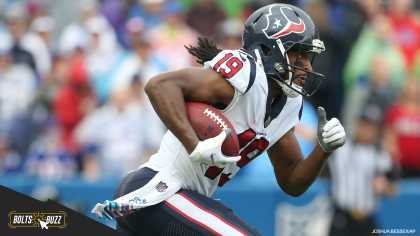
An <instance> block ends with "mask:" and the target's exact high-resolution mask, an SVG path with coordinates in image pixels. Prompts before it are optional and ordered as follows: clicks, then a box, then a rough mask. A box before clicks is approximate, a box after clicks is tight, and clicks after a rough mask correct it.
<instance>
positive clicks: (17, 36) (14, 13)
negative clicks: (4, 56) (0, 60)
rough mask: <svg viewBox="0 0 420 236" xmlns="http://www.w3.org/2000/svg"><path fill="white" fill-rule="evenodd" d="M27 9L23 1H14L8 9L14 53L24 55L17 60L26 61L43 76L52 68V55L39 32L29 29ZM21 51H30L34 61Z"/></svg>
mask: <svg viewBox="0 0 420 236" xmlns="http://www.w3.org/2000/svg"><path fill="white" fill-rule="evenodd" d="M26 10H27V9H26V7H25V5H24V4H23V3H22V2H15V3H12V4H11V5H10V6H9V7H7V9H6V19H7V22H8V26H9V30H10V33H11V34H12V36H13V39H14V42H15V49H14V50H16V52H14V54H15V57H16V56H18V55H19V56H20V57H22V58H16V60H17V61H19V62H26V63H27V64H28V65H30V66H32V67H33V69H34V70H35V72H37V73H38V74H39V75H40V76H41V77H43V76H45V75H46V74H48V72H49V70H50V69H51V55H50V53H49V51H48V47H47V45H46V43H45V42H44V41H43V40H42V38H41V37H40V36H39V35H38V34H36V33H34V32H31V31H28V13H27V11H26ZM19 51H26V52H29V53H30V54H31V55H32V57H33V60H34V61H31V59H30V57H29V56H27V55H24V53H23V52H19ZM18 52H19V53H18ZM16 54H17V55H16Z"/></svg>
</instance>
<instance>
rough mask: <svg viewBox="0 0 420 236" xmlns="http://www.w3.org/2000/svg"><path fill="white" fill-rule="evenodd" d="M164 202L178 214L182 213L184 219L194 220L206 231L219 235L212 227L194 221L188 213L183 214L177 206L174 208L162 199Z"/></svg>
mask: <svg viewBox="0 0 420 236" xmlns="http://www.w3.org/2000/svg"><path fill="white" fill-rule="evenodd" d="M164 203H165V204H166V205H168V206H169V207H170V208H172V209H173V210H174V211H176V212H178V214H180V215H182V216H183V217H185V218H186V219H188V220H190V221H192V222H194V223H196V224H198V225H200V226H201V227H204V228H206V229H207V230H208V231H210V232H212V233H214V234H215V235H218V236H219V235H221V234H219V233H217V232H216V231H214V230H213V229H212V228H210V227H208V226H207V225H205V224H203V223H201V222H199V221H196V220H194V219H193V218H191V217H189V216H188V215H186V214H184V213H183V212H182V211H180V210H179V209H178V208H176V207H175V206H174V205H172V204H170V203H169V202H167V201H164Z"/></svg>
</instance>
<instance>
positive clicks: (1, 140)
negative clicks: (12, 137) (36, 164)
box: [0, 136, 22, 175]
mask: <svg viewBox="0 0 420 236" xmlns="http://www.w3.org/2000/svg"><path fill="white" fill-rule="evenodd" d="M21 168H22V159H21V157H20V155H19V154H18V153H17V152H16V151H15V150H13V149H12V148H11V147H10V143H9V140H8V139H7V137H5V136H2V137H0V175H1V174H5V173H11V172H16V171H20V170H21Z"/></svg>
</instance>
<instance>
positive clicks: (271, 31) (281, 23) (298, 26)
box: [263, 6, 305, 39]
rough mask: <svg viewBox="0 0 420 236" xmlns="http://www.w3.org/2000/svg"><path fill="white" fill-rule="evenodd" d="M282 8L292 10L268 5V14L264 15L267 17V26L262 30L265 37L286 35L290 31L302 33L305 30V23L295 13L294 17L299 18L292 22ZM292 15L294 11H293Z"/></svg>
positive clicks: (274, 37) (275, 37)
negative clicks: (297, 21)
mask: <svg viewBox="0 0 420 236" xmlns="http://www.w3.org/2000/svg"><path fill="white" fill-rule="evenodd" d="M284 10H286V11H292V12H293V10H292V9H291V8H290V7H287V6H282V7H280V8H278V6H277V7H276V6H271V7H270V14H268V15H266V17H267V22H268V24H267V27H266V28H265V29H263V32H264V34H265V36H267V38H270V39H277V38H278V37H281V36H285V35H288V34H290V33H303V32H304V31H305V23H304V22H303V21H302V19H300V17H298V16H297V15H296V18H298V19H299V23H295V22H292V21H291V20H290V19H289V18H288V17H287V16H286V14H284ZM293 15H294V13H293Z"/></svg>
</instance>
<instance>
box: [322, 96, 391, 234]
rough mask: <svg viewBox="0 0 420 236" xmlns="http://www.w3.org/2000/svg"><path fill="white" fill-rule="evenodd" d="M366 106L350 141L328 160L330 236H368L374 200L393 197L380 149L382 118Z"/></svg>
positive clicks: (387, 164)
mask: <svg viewBox="0 0 420 236" xmlns="http://www.w3.org/2000/svg"><path fill="white" fill-rule="evenodd" d="M373 106H374V105H373V104H367V105H366V106H365V108H364V109H363V112H362V115H361V117H360V119H359V120H358V122H357V124H356V126H355V131H354V133H355V135H354V138H353V139H350V140H347V143H346V145H344V146H343V147H341V148H339V149H337V150H336V151H335V152H334V153H333V154H332V155H331V157H330V158H329V160H328V164H329V167H330V172H331V181H332V186H331V187H332V189H331V191H332V197H333V201H334V203H335V208H336V209H335V213H334V217H333V221H332V224H331V231H330V236H335V235H337V236H354V235H358V236H363V235H371V234H372V231H373V230H374V229H377V228H378V227H377V225H376V222H375V220H374V214H375V212H376V210H377V206H378V200H379V199H378V197H379V196H380V195H384V194H387V195H389V194H394V188H395V187H394V183H393V180H394V178H395V174H394V173H395V172H393V162H392V158H391V156H390V155H389V154H388V153H387V152H386V151H384V150H383V149H382V148H380V147H379V146H378V145H377V143H378V139H379V133H380V126H381V124H382V119H381V117H380V116H378V115H377V113H376V112H372V110H371V109H372V107H373Z"/></svg>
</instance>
